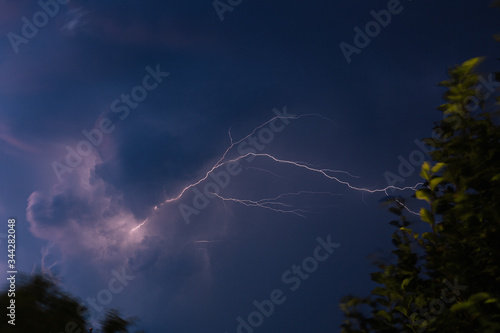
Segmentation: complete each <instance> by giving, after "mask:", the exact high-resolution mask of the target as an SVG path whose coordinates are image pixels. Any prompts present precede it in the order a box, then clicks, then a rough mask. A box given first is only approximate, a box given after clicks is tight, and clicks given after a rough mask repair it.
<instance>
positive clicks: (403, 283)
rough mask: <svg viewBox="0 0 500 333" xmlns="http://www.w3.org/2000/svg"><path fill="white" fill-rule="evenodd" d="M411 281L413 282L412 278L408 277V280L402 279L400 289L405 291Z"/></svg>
mask: <svg viewBox="0 0 500 333" xmlns="http://www.w3.org/2000/svg"><path fill="white" fill-rule="evenodd" d="M411 280H413V277H409V278H406V279H404V280H403V282H402V283H401V289H405V288H406V286H407V285H408V283H410V281H411ZM405 314H406V313H405Z"/></svg>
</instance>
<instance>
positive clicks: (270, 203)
mask: <svg viewBox="0 0 500 333" xmlns="http://www.w3.org/2000/svg"><path fill="white" fill-rule="evenodd" d="M304 117H318V118H320V119H322V120H325V121H328V122H331V123H333V121H332V120H330V119H328V118H326V117H324V116H322V115H320V114H314V113H309V114H302V115H288V116H275V117H272V118H271V119H269V120H268V121H266V122H265V123H263V124H261V125H259V126H257V127H256V128H254V130H253V131H252V132H251V133H249V134H248V135H247V136H245V137H243V138H242V139H240V140H238V141H234V140H233V137H232V135H231V129H229V130H228V135H229V139H230V145H229V147H227V149H226V150H225V151H224V153H223V154H222V155H221V157H220V158H219V160H217V162H216V163H215V164H214V165H213V166H212V167H211V168H210V169H209V170H208V171H207V172H206V173H205V175H204V176H203V177H201V178H199V179H198V180H197V181H195V182H193V183H191V184H189V185H187V186H185V187H184V188H183V189H182V190H181V191H180V192H179V193H178V194H177V195H176V196H174V197H171V198H169V199H166V200H165V201H163V202H162V203H160V204H158V205H156V206H155V207H154V213H156V212H158V211H159V209H160V208H161V207H162V206H164V205H166V204H169V203H172V202H176V201H178V200H179V199H181V198H182V197H183V196H184V194H185V193H186V192H187V191H188V190H189V189H191V188H193V187H196V186H197V185H199V184H200V183H202V182H203V181H205V180H207V178H208V177H209V176H210V174H212V173H213V172H215V171H216V170H217V169H218V168H220V167H222V166H224V165H226V164H229V163H235V162H239V161H240V160H242V159H244V158H247V157H251V156H253V157H257V158H261V159H268V160H271V161H272V162H274V163H276V164H282V165H289V166H292V167H296V168H299V169H303V170H306V171H308V172H312V173H317V174H319V175H321V176H323V177H325V178H326V179H328V180H331V181H334V182H337V183H339V184H342V185H344V186H346V187H347V188H349V189H351V190H354V191H360V192H366V193H379V192H384V193H385V194H386V195H388V193H387V191H388V190H390V189H392V190H397V191H405V190H414V191H415V190H416V189H417V188H418V187H419V186H420V185H422V184H423V183H417V184H415V185H413V186H405V187H397V186H392V185H390V186H387V187H384V188H378V189H369V188H365V187H358V186H354V185H351V183H349V182H348V181H345V180H342V179H340V178H338V177H337V176H335V174H338V173H343V174H346V175H348V176H350V177H352V178H359V177H358V176H354V175H352V174H350V173H349V172H347V171H343V170H333V169H321V168H319V167H317V166H314V165H313V164H310V163H306V162H300V161H299V162H298V161H290V160H284V159H280V158H278V157H275V156H273V155H271V154H264V153H246V154H244V155H240V156H237V157H235V158H232V159H228V155H229V154H230V152H231V150H232V149H233V148H234V147H235V146H236V145H238V144H240V143H241V142H243V141H245V140H246V139H248V138H249V137H251V136H252V135H254V134H255V133H256V132H257V131H258V130H259V129H261V128H263V127H264V126H266V125H268V124H270V123H271V122H273V121H275V120H277V119H287V120H288V119H290V120H297V119H300V118H304ZM255 169H258V168H255ZM260 170H262V171H266V172H270V171H267V170H263V169H260ZM305 193H323V194H325V193H329V192H312V191H301V192H296V193H284V194H281V195H279V196H277V197H275V198H269V199H261V200H257V201H255V200H249V199H237V198H230V197H224V196H222V195H221V194H218V193H212V194H213V195H214V196H216V197H218V198H219V199H221V200H223V201H224V202H228V201H230V202H237V203H240V204H242V205H245V206H249V207H260V208H263V209H267V210H271V211H274V212H278V213H287V214H294V215H297V216H300V217H305V215H304V214H305V213H308V211H305V210H302V209H295V208H293V207H292V206H291V205H289V204H286V203H284V202H281V201H277V200H278V199H280V198H283V197H285V196H289V195H300V194H305ZM329 194H332V193H329ZM403 206H404V205H403ZM404 207H405V208H406V209H407V210H408V211H409V212H411V213H413V214H416V215H419V214H418V213H415V212H413V211H411V210H409V208H407V207H406V206H404ZM151 217H152V216H150V217H148V218H146V219H145V220H144V221H142V222H141V223H140V224H138V225H137V226H136V227H134V228H133V229H132V230H131V231H130V232H134V231H136V230H137V229H139V228H140V227H142V226H143V225H145V224H146V223H147V222H148V221H149V220H150V219H151Z"/></svg>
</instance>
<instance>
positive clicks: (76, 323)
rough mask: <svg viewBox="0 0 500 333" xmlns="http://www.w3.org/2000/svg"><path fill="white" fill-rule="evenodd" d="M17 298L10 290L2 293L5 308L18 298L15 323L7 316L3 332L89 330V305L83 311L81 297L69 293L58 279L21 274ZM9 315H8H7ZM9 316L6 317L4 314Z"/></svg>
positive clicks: (0, 328) (1, 325)
mask: <svg viewBox="0 0 500 333" xmlns="http://www.w3.org/2000/svg"><path fill="white" fill-rule="evenodd" d="M18 278H20V280H19V281H16V291H15V298H14V297H12V298H11V297H9V295H8V292H7V291H6V292H2V294H1V295H0V304H1V307H2V309H6V308H7V306H9V304H10V300H11V299H14V300H15V326H13V325H11V324H8V323H7V320H2V322H1V323H0V332H2V333H10V332H16V333H17V332H53V333H56V332H57V333H59V332H65V331H67V330H68V329H69V330H70V331H71V332H75V333H76V332H79V331H78V330H79V329H80V330H81V332H86V330H85V327H86V325H85V319H84V317H83V316H84V315H85V313H86V311H87V310H86V308H85V307H82V308H81V311H80V312H79V311H78V309H79V303H78V301H77V300H76V299H75V298H73V297H71V296H69V295H68V294H65V293H64V292H63V291H62V290H61V289H59V288H58V287H57V286H56V285H55V284H54V282H52V281H51V280H49V279H47V278H45V277H43V276H42V275H35V276H33V277H28V276H23V275H21V276H18ZM6 318H7V317H6ZM4 319H5V318H4Z"/></svg>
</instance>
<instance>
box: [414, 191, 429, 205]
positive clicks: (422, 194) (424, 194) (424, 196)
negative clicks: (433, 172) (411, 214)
mask: <svg viewBox="0 0 500 333" xmlns="http://www.w3.org/2000/svg"><path fill="white" fill-rule="evenodd" d="M415 197H416V198H417V199H419V200H425V201H427V202H428V203H429V204H430V203H431V192H430V191H429V190H428V189H426V188H424V189H420V190H418V191H417V192H415Z"/></svg>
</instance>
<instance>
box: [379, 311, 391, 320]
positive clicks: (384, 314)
mask: <svg viewBox="0 0 500 333" xmlns="http://www.w3.org/2000/svg"><path fill="white" fill-rule="evenodd" d="M377 316H380V317H383V318H385V319H386V320H387V321H389V322H390V321H391V320H392V318H391V315H390V314H388V313H387V312H386V311H384V310H380V311H378V312H377Z"/></svg>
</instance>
